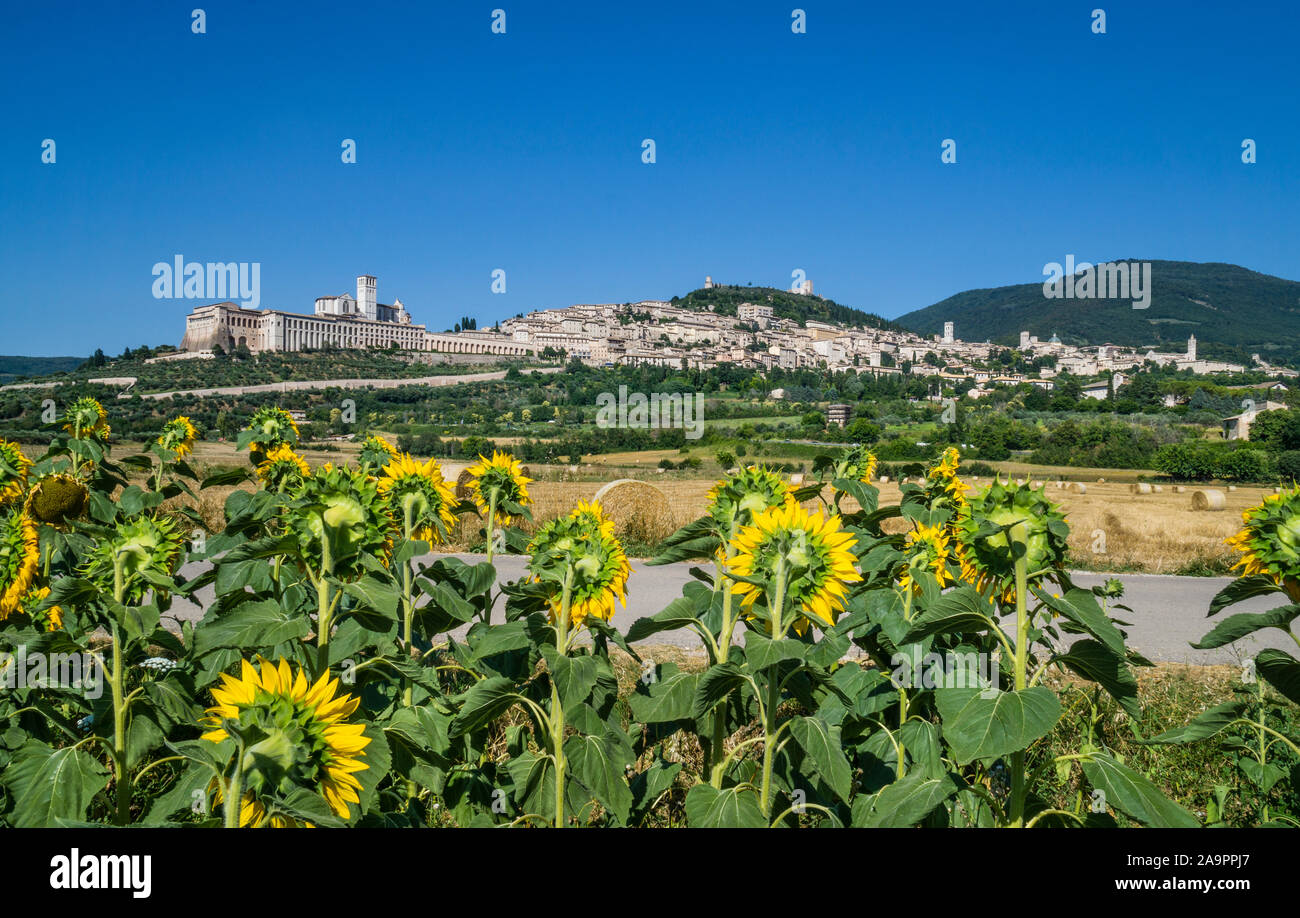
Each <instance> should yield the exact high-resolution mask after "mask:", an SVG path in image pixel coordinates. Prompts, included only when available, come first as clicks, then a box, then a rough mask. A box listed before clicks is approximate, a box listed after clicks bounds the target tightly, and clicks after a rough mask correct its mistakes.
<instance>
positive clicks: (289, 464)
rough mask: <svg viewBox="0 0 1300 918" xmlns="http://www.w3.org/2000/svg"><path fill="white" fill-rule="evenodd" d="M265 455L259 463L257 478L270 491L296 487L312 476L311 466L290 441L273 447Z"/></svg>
mask: <svg viewBox="0 0 1300 918" xmlns="http://www.w3.org/2000/svg"><path fill="white" fill-rule="evenodd" d="M264 456H265V458H263V459H262V461H261V462H259V463H258V464H257V479H258V481H260V482H262V487H264V488H266V489H267V490H268V491H285V490H289V489H292V488H295V487H297V486H298V485H300V484H302V480H303V479H304V478H309V477H310V476H311V466H309V465H308V464H307V461H306V460H305V459H303V458H302V456H299V455H298V454H297V453H295V452H294V451H293V447H292V446H290V445H289V444H288V443H281V444H280V445H279V446H276V447H273V448H272V449H270V450H269V451H268V452H266V453H265V454H264Z"/></svg>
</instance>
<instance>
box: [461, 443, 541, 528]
mask: <svg viewBox="0 0 1300 918" xmlns="http://www.w3.org/2000/svg"><path fill="white" fill-rule="evenodd" d="M478 458H479V461H478V462H477V463H476V464H475V465H471V466H470V467H469V468H468V469H467V471H468V472H469V474H470V476H471V477H470V480H469V494H470V497H472V498H473V499H474V504H475V505H476V506H477V507H478V509H479V512H480V513H482V514H483V515H484V516H487V513H488V509H489V507H490V506H491V504H492V501H493V499H494V498H495V501H496V513H497V519H498V520H499V521H500V522H501V524H502V525H506V526H508V525H510V523H511V522H512V521H514V520H515V519H517V518H522V516H523V512H524V508H525V507H527V506H528V505H529V504H530V503H531V502H532V501H531V499H530V498H529V497H528V483H529V482H530V481H532V480H533V479H531V478H528V477H526V476H525V475H524V467H523V466H522V465H521V464H520V462H519V460H518V459H516V458H515V457H514V456H512V455H510V454H509V453H503V452H501V451H500V450H496V451H494V452H493V453H492V458H491V459H488V458H487V457H485V456H483V455H480V456H479V457H478Z"/></svg>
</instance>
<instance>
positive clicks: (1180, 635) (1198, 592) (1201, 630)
mask: <svg viewBox="0 0 1300 918" xmlns="http://www.w3.org/2000/svg"><path fill="white" fill-rule="evenodd" d="M457 557H459V558H462V559H463V560H465V561H470V562H474V561H480V560H482V559H483V558H482V556H481V555H477V556H475V555H457ZM496 565H497V570H498V571H499V572H500V573H501V575H502V576H503V577H505V578H506V579H508V580H514V579H516V578H518V577H519V576H521V575H522V574H523V570H524V559H523V558H522V557H520V556H505V557H498V558H497V559H496ZM689 567H690V565H689V564H669V565H665V566H664V567H650V566H648V565H647V564H645V562H640V563H638V562H636V561H633V562H632V576H631V578H630V579H629V581H628V605H627V607H626V608H621V607H620V608H619V609H618V611H617V612H616V613H615V615H614V627H615V628H617V629H618V630H620V631H623V632H626V631H627V629H628V628H629V627H630V626H631V625H632V623H633V622H634V621H636V620H637V619H638V618H643V617H647V616H650V615H654V614H655V613H656V612H659V611H660V610H661V609H663V608H664V606H666V605H668V603H669V602H671V601H672V600H673V599H676V598H677V597H678V596H680V595H681V591H682V586H683V585H684V584H685V583H686V582H687V581H688V580H690V579H691V576H690V573H689ZM200 569H201V567H200V565H198V564H193V565H188V566H187V567H186V568H185V569H184V570H183V573H184V574H185V576H187V577H193V576H195V575H197V573H198V572H199V571H200ZM1113 576H1117V575H1114V574H1089V573H1078V574H1075V575H1074V577H1073V579H1074V581H1075V582H1076V583H1077V584H1078V585H1079V586H1083V587H1091V586H1096V585H1098V584H1100V583H1102V582H1103V581H1104V580H1106V579H1107V578H1108V577H1113ZM1119 577H1120V579H1121V580H1122V581H1123V582H1124V585H1125V588H1126V589H1125V595H1124V598H1123V599H1122V600H1121V602H1123V604H1124V605H1127V606H1129V607H1130V608H1131V609H1132V610H1133V611H1132V613H1123V612H1119V613H1117V615H1118V617H1120V618H1121V619H1123V620H1124V621H1128V622H1131V626H1130V627H1129V628H1128V629H1127V631H1128V635H1129V640H1128V643H1129V646H1130V647H1132V648H1134V649H1135V650H1137V651H1138V652H1140V653H1142V654H1143V655H1145V656H1146V657H1147V658H1148V659H1151V660H1153V661H1156V662H1170V663H1197V664H1206V663H1232V664H1236V663H1239V662H1240V661H1241V660H1244V659H1245V658H1246V657H1249V656H1251V655H1253V654H1254V653H1257V652H1258V651H1259V650H1261V649H1262V648H1264V647H1277V648H1281V649H1284V650H1289V651H1291V652H1292V653H1294V652H1295V651H1296V645H1295V642H1294V641H1292V640H1290V639H1289V638H1288V637H1287V636H1286V635H1284V634H1282V633H1281V632H1280V631H1276V630H1270V631H1265V632H1260V633H1257V634H1255V635H1251V636H1250V637H1248V638H1245V639H1243V640H1242V641H1239V642H1238V643H1237V644H1236V645H1234V646H1232V647H1224V648H1220V649H1218V650H1193V649H1192V648H1191V647H1189V646H1188V645H1189V643H1190V642H1192V641H1197V640H1200V638H1201V637H1202V636H1203V635H1204V634H1205V633H1206V632H1207V631H1209V630H1210V628H1211V627H1212V624H1213V622H1214V621H1215V620H1209V619H1207V618H1206V616H1205V613H1206V611H1207V610H1208V609H1209V606H1210V600H1211V599H1212V598H1213V597H1214V595H1215V593H1217V592H1218V591H1219V590H1221V589H1223V587H1224V586H1225V585H1227V584H1228V583H1230V582H1231V579H1230V578H1227V577H1174V576H1169V575H1165V574H1123V575H1119ZM211 598H212V592H211V589H210V588H209V589H208V590H207V591H206V592H203V593H201V594H200V596H199V599H200V605H203V606H205V605H206V604H207V602H209V601H211ZM1278 605H1281V602H1280V601H1279V598H1278V597H1277V596H1273V597H1268V596H1265V597H1257V598H1255V599H1252V600H1248V601H1247V602H1244V603H1241V604H1240V605H1238V606H1235V607H1233V608H1232V609H1231V610H1229V611H1228V612H1226V613H1220V614H1219V616H1216V619H1218V618H1222V617H1224V616H1225V615H1228V614H1232V613H1234V612H1263V611H1266V610H1268V609H1272V608H1274V607H1276V606H1278ZM172 609H173V612H174V613H175V614H177V615H178V616H179V617H181V618H186V619H190V620H197V619H199V618H200V617H202V614H203V610H202V608H201V607H200V606H196V605H193V604H191V603H188V602H182V601H179V600H178V601H176V602H175V603H174V605H173V607H172ZM652 642H653V643H657V644H671V645H674V646H677V647H681V648H683V649H692V650H693V649H698V648H699V647H700V641H699V638H698V637H696V635H695V634H694V632H692V631H689V630H679V631H667V632H660V633H659V634H657V635H655V636H654V638H653V639H652Z"/></svg>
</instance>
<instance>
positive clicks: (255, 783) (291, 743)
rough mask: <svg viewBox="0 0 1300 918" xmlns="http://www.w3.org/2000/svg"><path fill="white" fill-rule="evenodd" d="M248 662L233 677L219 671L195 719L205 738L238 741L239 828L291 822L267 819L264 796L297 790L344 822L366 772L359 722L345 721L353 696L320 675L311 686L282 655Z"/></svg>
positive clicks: (352, 707) (351, 709) (365, 740)
mask: <svg viewBox="0 0 1300 918" xmlns="http://www.w3.org/2000/svg"><path fill="white" fill-rule="evenodd" d="M256 662H257V664H258V665H257V666H254V665H253V664H252V663H249V662H248V661H247V660H244V661H242V662H241V664H240V675H239V677H238V678H235V677H233V676H228V675H225V674H222V676H221V687H220V688H214V689H213V690H212V698H213V701H215V702H216V704H214V705H213V706H212V707H210V708H208V710H207V714H206V716H205V717H204V720H203V725H204V726H205V727H207V728H208V729H207V732H206V733H204V734H203V738H204V739H205V740H209V741H211V742H214V743H220V742H222V741H223V740H225V739H227V738H228V737H229V736H230V734H231V732H236V733H238V734H239V735H240V736H241V737H242V738H243V739H244V740H245V743H246V745H245V749H244V759H243V762H242V765H243V770H244V787H245V789H246V792H245V795H244V798H243V802H242V805H241V807H240V820H239V823H240V825H241V826H260V825H277V826H278V825H292V824H293V821H292V820H285V819H284V818H283V817H278V818H279V821H276V819H277V817H276V816H273V815H269V814H270V812H271V810H270V805H269V801H267V798H270V797H273V796H276V795H282V794H288V793H290V792H292V791H294V790H296V789H298V788H306V789H309V790H313V791H315V792H316V793H318V794H320V795H321V796H322V797H324V798H325V800H326V802H328V803H329V805H330V809H332V810H333V811H334V812H335V813H336V814H337V815H338V816H339V817H340V818H342V819H347V818H348V817H349V815H351V810H350V808H349V804H352V803H360V797H359V796H358V793H357V792H358V791H359V790H360V789H361V782H360V781H358V780H357V779H356V777H355V774H356V773H357V772H359V771H363V770H364V769H366V768H368V767H370V766H369V765H367V764H366V762H365V761H364V760H365V748H366V746H368V745H369V744H370V738H369V737H367V736H365V725H364V724H352V723H348V722H347V721H348V718H349V716H350V715H351V714H353V713H354V712H355V711H356V710H357V706H358V701H357V699H356V698H354V697H352V696H350V695H347V694H343V693H341V692H339V682H338V680H337V679H331V678H330V674H329V673H328V672H327V673H325V674H323V675H322V676H321V677H320V678H319V679H317V680H316V682H315V683H314V684H312V683H309V682H308V681H307V676H306V673H305V672H304V671H303V670H302V669H295V668H294V667H292V666H290V665H289V662H288V661H287V660H285V659H283V658H281V660H280V662H279V664H278V665H273V664H271V663H270V662H268V661H266V660H264V659H262V658H260V657H259V658H258V659H257V661H256Z"/></svg>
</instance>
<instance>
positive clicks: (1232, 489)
mask: <svg viewBox="0 0 1300 918" xmlns="http://www.w3.org/2000/svg"><path fill="white" fill-rule="evenodd" d="M1228 490H1229V491H1235V490H1237V486H1236V485H1228Z"/></svg>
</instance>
